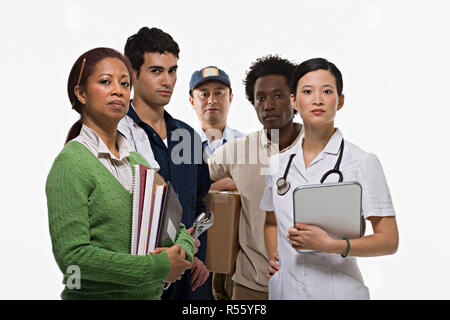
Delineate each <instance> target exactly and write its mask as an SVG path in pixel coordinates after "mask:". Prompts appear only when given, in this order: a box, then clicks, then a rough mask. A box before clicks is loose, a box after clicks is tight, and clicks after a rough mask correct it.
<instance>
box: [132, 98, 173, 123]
mask: <svg viewBox="0 0 450 320" xmlns="http://www.w3.org/2000/svg"><path fill="white" fill-rule="evenodd" d="M127 115H128V116H129V117H130V118H131V119H133V121H134V122H136V123H138V124H139V123H143V124H146V123H145V122H144V121H142V120H141V118H139V116H138V114H137V112H136V110H135V109H134V107H133V103H132V100H130V108H129V109H128V113H127ZM164 120H165V121H166V125H176V124H175V122H174V119H173V117H172V116H171V115H170V114H169V113H168V112H167V111H166V110H164Z"/></svg>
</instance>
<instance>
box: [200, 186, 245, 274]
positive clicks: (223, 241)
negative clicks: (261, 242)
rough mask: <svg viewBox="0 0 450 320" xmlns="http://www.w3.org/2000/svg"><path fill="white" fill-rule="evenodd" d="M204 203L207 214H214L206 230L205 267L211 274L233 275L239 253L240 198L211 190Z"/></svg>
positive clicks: (233, 193) (228, 193)
mask: <svg viewBox="0 0 450 320" xmlns="http://www.w3.org/2000/svg"><path fill="white" fill-rule="evenodd" d="M204 201H205V204H206V210H208V211H207V212H209V211H212V212H213V214H214V224H213V225H212V226H211V227H210V228H209V229H208V240H207V241H208V245H207V250H206V267H207V268H208V269H209V271H211V272H218V273H226V274H233V273H234V268H235V266H236V257H237V254H238V251H239V238H238V233H239V216H240V212H241V196H240V194H239V193H238V192H218V191H212V190H211V191H209V193H208V194H207V195H206V197H205V198H204Z"/></svg>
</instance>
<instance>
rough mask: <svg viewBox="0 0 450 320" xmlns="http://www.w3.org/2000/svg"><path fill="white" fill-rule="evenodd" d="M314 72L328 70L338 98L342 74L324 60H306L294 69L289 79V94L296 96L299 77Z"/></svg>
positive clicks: (340, 92) (342, 84)
mask: <svg viewBox="0 0 450 320" xmlns="http://www.w3.org/2000/svg"><path fill="white" fill-rule="evenodd" d="M316 70H328V71H330V72H331V74H332V75H333V76H334V78H335V79H336V88H337V93H338V96H339V97H340V96H341V95H342V90H343V87H344V83H343V82H342V74H341V72H340V71H339V69H338V68H337V67H336V66H335V65H334V64H333V63H331V62H329V61H328V60H326V59H324V58H314V59H309V60H306V61H304V62H302V63H300V64H299V65H298V66H297V68H295V70H294V73H293V74H292V78H291V93H292V94H293V95H294V96H296V94H297V84H298V81H299V80H300V78H301V77H303V76H304V75H305V74H307V73H308V72H311V71H316Z"/></svg>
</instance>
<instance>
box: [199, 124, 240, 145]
mask: <svg viewBox="0 0 450 320" xmlns="http://www.w3.org/2000/svg"><path fill="white" fill-rule="evenodd" d="M196 131H197V132H198V134H199V135H200V138H202V142H205V141H208V137H207V136H206V133H205V131H204V130H203V128H202V127H201V125H200V124H199V125H197V127H196ZM234 138H236V135H235V134H234V130H233V129H231V128H230V127H229V126H228V125H225V128H224V129H223V132H222V140H224V139H225V140H227V141H229V140H232V139H234ZM209 142H210V141H208V143H209Z"/></svg>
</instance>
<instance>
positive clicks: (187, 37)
mask: <svg viewBox="0 0 450 320" xmlns="http://www.w3.org/2000/svg"><path fill="white" fill-rule="evenodd" d="M449 9H450V4H449V3H448V2H447V1H445V0H442V1H431V0H430V1H411V0H409V1H408V0H398V1H387V0H386V1H376V0H365V1H361V0H352V1H350V0H348V1H333V0H326V1H325V0H323V1H320V2H313V1H299V0H298V1H294V0H292V1H286V0H278V1H262V0H258V1H256V0H255V1H232V0H229V1H222V2H219V1H170V2H169V1H166V2H162V1H158V2H156V1H131V0H130V1H126V2H123V1H112V0H108V1H82V0H69V1H56V0H55V1H19V0H15V1H9V0H3V1H1V4H0V35H1V37H0V39H1V60H0V70H1V72H2V75H1V77H0V88H1V103H2V109H3V112H2V115H3V116H2V123H3V124H2V125H1V126H0V136H1V137H2V139H3V140H2V146H3V147H2V150H3V151H2V154H1V160H0V161H1V165H0V168H1V169H0V170H1V199H2V200H1V202H0V212H1V220H0V245H1V251H0V252H1V255H2V257H1V263H0V299H59V294H60V292H61V290H62V284H61V282H62V274H61V272H60V271H59V269H58V268H57V265H56V263H55V261H54V258H53V255H52V251H51V242H50V237H49V232H48V221H47V206H46V197H45V190H44V187H45V181H46V177H47V174H48V171H49V169H50V167H51V165H52V162H53V160H54V158H55V157H56V155H57V154H58V153H59V151H60V150H61V149H62V147H63V144H64V139H65V136H66V134H67V132H68V130H69V128H70V126H71V125H72V124H73V123H74V122H75V121H76V120H77V119H78V115H77V114H76V112H75V111H73V110H71V107H70V103H69V100H68V98H67V88H66V85H67V78H68V74H69V71H70V68H71V67H72V64H73V63H74V62H75V60H76V59H77V58H78V56H79V55H81V53H83V52H85V51H87V50H89V49H91V48H94V47H99V46H107V47H112V48H115V49H117V50H120V51H123V47H124V44H125V41H126V39H127V37H128V36H130V35H131V34H134V33H136V32H137V31H138V29H139V28H141V27H142V26H149V27H153V26H155V27H159V28H161V29H163V30H164V31H166V32H168V33H170V34H171V35H172V36H173V38H174V39H175V41H177V42H178V44H179V45H180V48H181V53H180V60H179V73H178V82H177V85H176V88H175V92H174V96H173V97H172V100H171V103H170V104H169V105H168V107H167V110H168V111H169V112H170V113H171V114H172V115H173V116H175V117H177V118H180V119H182V120H184V121H186V122H188V123H190V124H191V125H195V124H196V118H195V114H194V112H193V110H192V108H191V107H190V105H189V103H188V83H189V79H190V75H191V73H192V72H193V71H194V70H196V69H199V68H200V67H203V66H207V65H217V66H219V67H221V68H223V69H224V70H226V71H227V72H228V74H229V75H230V78H231V81H232V87H233V91H234V101H233V104H232V108H231V112H230V114H229V124H230V126H231V127H234V128H236V129H239V130H242V131H244V132H247V133H248V132H251V131H254V130H257V129H259V128H260V124H259V122H258V120H257V118H256V115H255V112H254V110H253V107H252V106H251V105H250V104H249V102H248V101H247V100H246V99H245V94H244V88H243V85H242V79H243V78H244V76H245V71H246V70H248V68H249V66H250V64H251V63H252V62H253V61H255V59H256V58H258V57H261V56H263V55H266V54H280V55H281V56H282V57H284V58H288V59H290V60H293V61H294V62H297V63H299V62H302V61H303V60H306V59H309V58H313V57H319V56H320V57H325V58H327V59H328V60H330V61H332V62H334V63H335V64H336V65H337V66H338V67H339V68H340V70H341V71H342V73H343V77H344V93H345V95H346V100H345V106H344V108H343V109H342V110H341V111H339V112H338V115H337V120H336V124H337V126H338V127H340V128H341V130H342V132H343V133H344V136H345V137H346V138H347V139H348V140H350V141H352V142H354V143H356V144H357V145H359V146H360V147H362V148H363V149H364V150H366V151H370V152H373V153H375V154H376V155H377V156H378V157H379V159H380V160H381V163H382V165H383V168H384V170H385V174H386V177H387V180H388V183H389V186H390V190H391V193H392V197H393V200H394V206H395V209H396V212H397V219H398V225H399V230H400V247H399V251H398V252H397V254H395V255H393V256H385V257H378V258H360V259H359V263H360V267H361V270H362V272H363V275H364V277H365V281H366V283H367V285H368V286H369V288H370V290H371V296H372V298H373V299H449V298H450V289H449V287H450V273H449V272H448V270H450V250H448V243H449V241H448V233H449V225H450V212H449V210H448V207H447V203H448V202H447V200H448V197H449V192H448V190H449V188H448V186H447V182H448V181H449V178H450V175H449V170H448V169H447V168H448V166H449V156H450V151H449V146H448V145H449V144H448V137H449V134H448V133H447V130H448V129H447V127H448V118H449V116H450V111H449V108H450V105H449V103H448V101H447V95H448V92H449V74H450V64H449V57H450V48H449V40H448V34H447V32H448V30H450V22H449V19H448V16H447V14H448V12H449ZM297 121H301V119H297Z"/></svg>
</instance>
